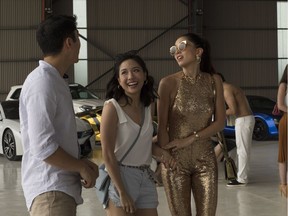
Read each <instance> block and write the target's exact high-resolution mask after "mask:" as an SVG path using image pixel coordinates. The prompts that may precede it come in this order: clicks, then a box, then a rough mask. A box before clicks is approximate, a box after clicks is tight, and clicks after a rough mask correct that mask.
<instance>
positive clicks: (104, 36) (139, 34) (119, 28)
mask: <svg viewBox="0 0 288 216" xmlns="http://www.w3.org/2000/svg"><path fill="white" fill-rule="evenodd" d="M282 2H285V1H282ZM279 3H281V1H274V0H262V1H261V0H250V1H248V0H213V1H208V0H206V1H205V0H157V1H155V0H137V1H135V0H121V1H119V0H105V1H102V0H42V1H39V0H29V1H19V0H1V1H0V31H1V35H0V47H1V53H0V83H1V85H0V100H5V98H6V96H7V94H8V92H9V90H10V87H11V86H13V85H16V84H22V83H23V81H24V79H25V77H26V76H27V74H28V73H29V72H31V70H33V68H34V67H35V66H36V65H37V64H38V60H39V59H41V58H42V56H41V52H40V50H39V48H38V46H37V43H36V39H35V30H36V28H37V25H38V24H39V22H40V21H41V20H42V19H44V18H45V17H46V16H49V15H50V14H69V15H72V14H75V15H76V16H77V17H78V28H79V31H80V34H81V36H83V37H82V38H81V44H82V48H81V49H84V50H83V51H82V54H81V55H80V61H79V63H78V64H76V65H75V66H74V67H73V68H71V69H70V71H69V73H68V75H69V79H70V82H79V83H81V84H83V85H84V86H87V87H88V88H89V89H90V90H92V91H93V92H95V93H96V94H97V95H99V96H100V97H101V98H103V97H104V96H105V87H106V83H107V81H108V79H109V78H110V76H111V74H112V73H111V71H112V68H113V59H114V57H115V55H116V54H118V53H123V52H126V51H128V50H137V51H138V53H139V54H140V55H141V56H142V57H143V58H144V60H145V61H146V63H147V66H148V69H149V72H150V74H151V75H153V77H154V78H155V81H156V85H157V83H158V82H159V80H160V79H161V78H162V77H163V76H165V75H167V74H171V73H174V72H176V71H178V70H179V68H178V65H177V63H176V62H175V61H174V59H173V58H172V57H171V56H170V55H169V52H168V50H169V47H170V46H171V45H172V44H173V43H174V42H175V40H176V38H177V36H179V35H181V34H183V33H186V32H196V33H198V34H200V35H202V36H203V37H204V38H206V39H208V41H209V42H210V45H211V54H212V61H213V64H214V66H215V69H216V70H217V71H219V72H221V73H222V74H223V75H224V76H225V78H226V80H227V81H228V82H230V83H232V84H235V85H237V86H239V87H241V88H242V89H243V90H244V91H245V93H246V94H253V95H261V96H267V97H269V98H271V99H274V100H275V99H276V94H277V86H278V80H279V77H278V73H279V76H280V74H281V73H282V72H283V69H284V66H285V64H287V62H288V58H287V42H285V41H287V40H286V39H285V38H280V39H279V36H278V35H279V33H282V34H283V32H284V35H286V36H287V23H286V24H285V23H284V25H286V27H285V26H280V27H279V17H284V18H285V11H281V10H279V8H280V9H281V7H282V6H281V7H280V6H277V5H278V4H279ZM73 5H74V7H73ZM277 18H278V19H277ZM286 18H287V13H286ZM279 40H280V42H281V43H280V45H279ZM279 50H280V51H281V53H282V54H279ZM155 88H157V86H155Z"/></svg>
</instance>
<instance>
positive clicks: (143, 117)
mask: <svg viewBox="0 0 288 216" xmlns="http://www.w3.org/2000/svg"><path fill="white" fill-rule="evenodd" d="M144 119H145V107H143V109H142V119H141V124H140V129H139V131H138V134H137V136H136V138H135V140H134V141H133V143H132V145H131V146H130V147H129V149H128V150H127V152H126V153H125V154H124V155H123V157H122V158H121V160H120V161H119V163H122V161H123V160H124V159H125V158H126V156H127V155H128V154H129V152H130V151H131V149H132V148H133V147H134V145H135V143H136V142H137V140H138V138H139V136H140V133H141V130H142V126H143V123H144Z"/></svg>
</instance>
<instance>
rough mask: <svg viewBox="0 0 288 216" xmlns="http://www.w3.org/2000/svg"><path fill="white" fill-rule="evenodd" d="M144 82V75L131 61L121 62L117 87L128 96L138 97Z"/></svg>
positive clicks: (137, 65)
mask: <svg viewBox="0 0 288 216" xmlns="http://www.w3.org/2000/svg"><path fill="white" fill-rule="evenodd" d="M145 80H146V73H145V72H144V71H143V69H142V67H141V66H140V65H139V64H138V63H137V62H136V61H135V60H133V59H128V60H125V61H123V62H122V63H121V64H120V67H119V78H118V82H119V85H120V86H121V87H122V88H123V90H124V91H125V94H126V95H128V96H130V97H131V96H133V95H139V96H140V93H141V89H142V87H143V85H144V82H145Z"/></svg>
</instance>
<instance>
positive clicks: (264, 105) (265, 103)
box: [248, 97, 275, 110]
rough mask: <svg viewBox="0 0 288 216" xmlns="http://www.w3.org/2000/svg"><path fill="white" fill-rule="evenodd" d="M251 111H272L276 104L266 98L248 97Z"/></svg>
mask: <svg viewBox="0 0 288 216" xmlns="http://www.w3.org/2000/svg"><path fill="white" fill-rule="evenodd" d="M248 100H249V104H250V106H251V109H252V110H254V109H269V110H272V109H273V107H274V105H275V102H274V101H272V100H270V99H269V98H265V97H248Z"/></svg>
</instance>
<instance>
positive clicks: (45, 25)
mask: <svg viewBox="0 0 288 216" xmlns="http://www.w3.org/2000/svg"><path fill="white" fill-rule="evenodd" d="M75 30H77V22H76V16H67V15H52V16H50V17H48V18H47V19H46V20H44V21H42V22H41V23H40V25H39V26H38V29H37V32H36V38H37V42H38V44H39V46H40V48H41V50H42V52H43V54H44V56H46V55H56V54H58V53H60V52H61V50H62V48H63V42H64V40H65V39H66V38H68V37H70V38H72V40H73V41H74V42H75V41H76V35H75Z"/></svg>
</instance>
